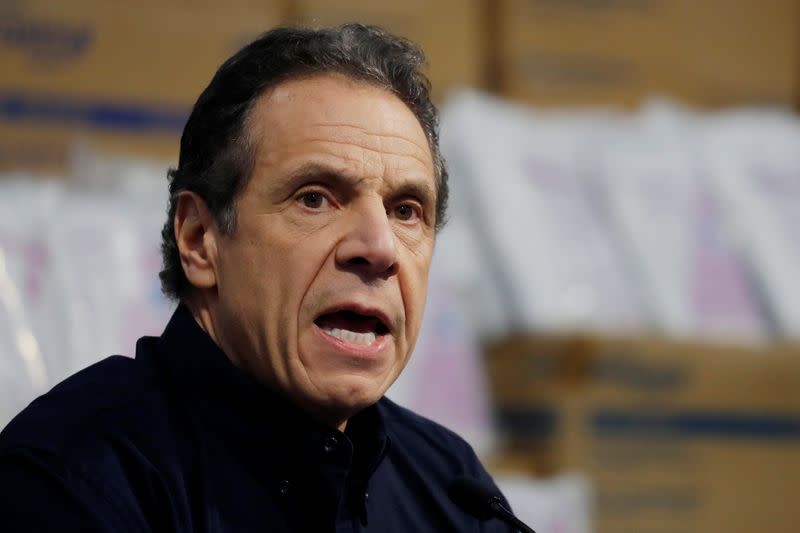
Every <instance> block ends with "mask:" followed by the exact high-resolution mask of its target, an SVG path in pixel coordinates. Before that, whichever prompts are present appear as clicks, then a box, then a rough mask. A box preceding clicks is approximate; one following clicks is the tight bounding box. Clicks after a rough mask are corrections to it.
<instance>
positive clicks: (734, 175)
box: [703, 111, 800, 339]
mask: <svg viewBox="0 0 800 533" xmlns="http://www.w3.org/2000/svg"><path fill="white" fill-rule="evenodd" d="M703 132H704V150H703V154H704V157H705V159H706V161H707V164H708V166H709V168H710V170H711V176H712V178H713V185H714V186H715V188H716V191H717V194H718V195H719V196H720V197H721V198H722V199H723V201H724V207H725V214H726V217H727V220H728V223H729V224H730V225H731V226H732V227H735V228H736V231H737V234H738V235H740V238H741V244H742V246H743V247H744V249H745V250H746V251H747V260H748V264H749V265H750V266H751V267H752V269H753V271H754V273H755V274H756V275H757V277H758V280H759V284H760V287H761V288H762V290H763V292H764V296H765V298H766V300H767V302H768V306H769V309H770V312H771V314H772V316H773V319H774V320H775V326H776V328H777V330H778V332H779V333H780V334H782V335H783V336H785V337H789V338H793V339H800V306H798V302H800V124H799V123H798V121H797V119H795V118H793V117H790V116H787V115H782V114H773V113H764V112H762V113H757V112H752V111H750V112H747V111H740V112H735V113H733V112H732V113H729V114H727V115H726V116H723V117H720V118H719V119H718V120H716V121H714V122H711V123H709V124H708V125H707V127H706V128H704V130H703Z"/></svg>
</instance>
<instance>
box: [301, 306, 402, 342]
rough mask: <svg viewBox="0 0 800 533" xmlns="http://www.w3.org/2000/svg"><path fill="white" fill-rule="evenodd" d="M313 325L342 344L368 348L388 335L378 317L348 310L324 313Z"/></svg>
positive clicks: (387, 330)
mask: <svg viewBox="0 0 800 533" xmlns="http://www.w3.org/2000/svg"><path fill="white" fill-rule="evenodd" d="M314 323H315V324H316V325H317V326H318V327H319V328H321V329H322V330H323V331H325V332H327V333H328V334H329V335H331V336H333V337H336V338H337V339H339V340H341V341H343V342H349V343H351V344H359V345H362V346H369V345H371V344H372V343H374V342H375V340H376V339H377V338H378V337H380V336H382V335H386V334H387V333H389V328H388V327H386V324H384V322H383V320H381V318H380V317H377V316H374V315H367V314H362V313H358V312H356V311H350V310H341V311H334V312H332V313H324V314H322V315H320V316H319V317H317V319H316V320H314Z"/></svg>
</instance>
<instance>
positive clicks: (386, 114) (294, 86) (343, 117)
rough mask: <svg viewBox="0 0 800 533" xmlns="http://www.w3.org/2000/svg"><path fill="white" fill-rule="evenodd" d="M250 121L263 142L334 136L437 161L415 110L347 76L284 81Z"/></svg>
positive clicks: (259, 102) (267, 94)
mask: <svg viewBox="0 0 800 533" xmlns="http://www.w3.org/2000/svg"><path fill="white" fill-rule="evenodd" d="M249 119H250V120H249V121H248V122H249V124H248V126H249V129H251V132H252V133H254V134H255V135H257V136H258V137H259V138H261V139H262V140H277V141H280V139H279V138H278V139H275V137H277V136H279V135H281V136H286V135H290V136H292V137H304V136H315V135H323V136H325V135H335V136H336V137H337V138H338V139H339V140H340V141H341V142H357V143H366V146H365V147H366V148H370V149H375V150H380V149H381V148H390V149H391V150H392V151H397V152H398V155H410V156H412V157H415V158H418V159H420V162H422V163H424V164H429V163H430V164H431V165H432V155H431V150H430V146H429V143H428V138H427V136H426V134H425V131H424V129H423V127H422V125H421V123H420V121H419V119H418V118H417V117H416V115H414V113H413V112H412V111H411V109H409V108H408V106H407V105H406V104H405V103H403V102H402V101H401V100H400V99H399V98H398V97H397V96H396V95H395V94H393V93H392V92H391V91H389V90H387V89H385V88H382V87H380V86H377V85H375V84H372V83H368V82H366V81H361V80H357V79H353V78H350V77H347V76H345V75H343V74H339V73H322V74H315V75H311V76H303V77H299V78H291V79H288V80H285V81H283V82H281V83H280V84H278V85H276V86H274V87H272V88H270V89H268V90H267V91H265V93H264V94H262V95H261V96H260V97H259V98H258V100H257V101H256V103H255V105H254V107H253V109H252V110H251V113H250V116H249Z"/></svg>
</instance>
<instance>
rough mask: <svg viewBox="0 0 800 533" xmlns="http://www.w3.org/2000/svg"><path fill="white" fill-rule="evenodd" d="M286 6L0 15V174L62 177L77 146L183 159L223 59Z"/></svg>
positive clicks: (70, 7) (106, 5)
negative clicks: (187, 128) (194, 112)
mask: <svg viewBox="0 0 800 533" xmlns="http://www.w3.org/2000/svg"><path fill="white" fill-rule="evenodd" d="M284 9H285V6H284V4H283V2H282V1H281V0H270V1H265V2H255V1H250V0H236V1H234V2H232V3H226V4H225V5H223V4H217V3H212V2H201V3H199V4H197V3H188V2H183V1H178V0H173V1H171V2H155V0H147V1H145V2H138V3H136V4H127V3H113V2H101V1H97V0H77V1H74V2H68V3H59V2H52V1H46V0H25V1H19V2H11V3H5V4H4V5H3V6H2V7H0V21H1V22H0V71H2V72H3V78H2V80H0V158H1V159H0V169H3V170H13V169H34V170H35V169H39V168H46V169H48V170H52V169H58V168H63V167H64V166H65V163H66V161H65V158H67V157H68V155H67V154H69V151H70V143H72V142H74V140H75V138H82V139H84V142H90V143H96V144H98V145H99V146H101V147H104V146H110V147H112V148H113V147H118V148H119V149H120V150H121V151H123V152H127V153H139V154H141V155H145V156H151V157H167V158H168V159H170V160H176V159H177V147H178V142H179V137H180V132H181V130H182V128H183V123H184V121H185V119H186V117H187V116H188V113H189V111H190V109H191V106H192V105H193V103H194V101H195V99H196V98H197V96H198V95H199V94H200V92H201V91H202V89H203V88H204V87H205V86H206V85H207V84H208V82H209V81H210V80H211V77H212V75H213V74H214V72H215V70H216V69H217V67H218V66H219V65H220V64H221V63H222V61H223V60H224V59H226V58H227V57H228V56H230V55H231V54H232V53H233V52H235V51H236V50H237V49H239V48H240V47H241V46H243V45H244V44H246V43H247V42H248V41H249V40H250V39H251V38H253V37H255V36H256V35H258V34H259V33H261V32H263V31H265V30H267V29H269V28H270V27H272V26H274V25H275V24H277V23H279V22H280V21H281V20H282V18H283V13H284Z"/></svg>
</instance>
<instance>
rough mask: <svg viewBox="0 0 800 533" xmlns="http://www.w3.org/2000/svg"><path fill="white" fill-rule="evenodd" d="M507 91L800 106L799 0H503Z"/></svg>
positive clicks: (545, 96) (502, 77)
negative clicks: (589, 0)
mask: <svg viewBox="0 0 800 533" xmlns="http://www.w3.org/2000/svg"><path fill="white" fill-rule="evenodd" d="M497 6H498V8H497V12H496V21H495V24H494V25H493V28H495V33H494V36H495V39H496V41H497V45H496V49H495V52H496V55H495V60H496V62H497V70H498V80H497V84H496V85H497V88H498V89H499V90H500V91H501V92H502V93H503V94H505V95H508V96H510V97H512V98H515V99H519V100H523V101H527V102H530V103H533V104H536V105H543V106H548V105H576V104H577V105H615V106H627V107H631V106H635V105H637V104H639V103H641V101H642V100H644V99H646V98H648V97H649V96H652V95H667V96H671V97H676V98H679V99H682V100H684V101H686V102H688V103H691V104H696V105H700V106H709V107H717V106H728V105H741V104H770V105H772V104H777V105H786V106H792V105H793V104H794V102H795V101H796V99H797V96H798V94H800V72H798V69H800V4H799V3H798V2H797V1H796V0H775V1H772V2H769V3H764V2H758V1H757V0H740V1H737V2H730V1H724V0H705V1H703V2H691V1H688V0H628V1H624V2H611V1H606V2H603V1H600V2H585V1H570V0H502V1H501V2H499V3H498V4H497Z"/></svg>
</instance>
